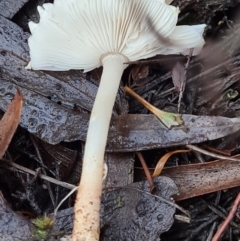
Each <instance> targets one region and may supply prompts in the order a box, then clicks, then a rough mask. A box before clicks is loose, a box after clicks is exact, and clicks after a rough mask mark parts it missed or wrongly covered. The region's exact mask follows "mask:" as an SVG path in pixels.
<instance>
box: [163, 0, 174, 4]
mask: <svg viewBox="0 0 240 241" xmlns="http://www.w3.org/2000/svg"><path fill="white" fill-rule="evenodd" d="M172 1H173V0H166V1H165V2H166V4H171V3H172Z"/></svg>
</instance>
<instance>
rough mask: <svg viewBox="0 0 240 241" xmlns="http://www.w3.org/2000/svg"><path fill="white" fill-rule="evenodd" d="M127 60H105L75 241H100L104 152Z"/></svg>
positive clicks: (89, 138)
mask: <svg viewBox="0 0 240 241" xmlns="http://www.w3.org/2000/svg"><path fill="white" fill-rule="evenodd" d="M126 61H127V58H126V57H124V56H123V55H121V54H108V55H105V56H103V58H102V65H103V73H102V77H101V82H100V86H99V89H98V92H97V96H96V99H95V102H94V105H93V109H92V112H91V117H90V121H89V127H88V133H87V141H86V146H85V152H84V158H83V167H82V175H81V181H80V184H79V188H78V193H77V198H76V203H75V218H74V228H73V233H72V240H73V241H86V240H87V241H97V240H99V234H100V204H101V196H102V178H103V164H104V152H105V147H106V143H107V136H108V129H109V124H110V119H111V115H112V109H113V105H114V102H115V99H116V95H117V91H118V88H119V83H120V80H121V76H122V73H123V71H124V69H125V68H126V65H124V64H123V63H124V62H126Z"/></svg>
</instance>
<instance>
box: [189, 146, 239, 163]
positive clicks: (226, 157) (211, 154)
mask: <svg viewBox="0 0 240 241" xmlns="http://www.w3.org/2000/svg"><path fill="white" fill-rule="evenodd" d="M186 147H187V148H189V149H190V150H194V151H198V152H200V153H202V154H204V155H207V156H211V157H214V158H217V159H220V160H228V161H237V162H240V159H237V158H233V157H228V156H222V155H218V154H215V153H212V152H209V151H206V150H204V149H202V148H199V147H197V146H194V145H186Z"/></svg>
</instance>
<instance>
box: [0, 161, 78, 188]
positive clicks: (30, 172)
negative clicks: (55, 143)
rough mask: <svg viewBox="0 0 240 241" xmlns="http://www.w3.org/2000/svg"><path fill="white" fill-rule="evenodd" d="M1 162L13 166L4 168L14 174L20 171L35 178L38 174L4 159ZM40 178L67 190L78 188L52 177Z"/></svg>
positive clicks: (44, 176)
mask: <svg viewBox="0 0 240 241" xmlns="http://www.w3.org/2000/svg"><path fill="white" fill-rule="evenodd" d="M1 160H2V161H4V164H5V163H6V164H7V165H10V166H11V167H9V166H6V164H5V165H4V166H3V168H6V169H8V170H10V171H13V172H16V170H17V171H19V170H20V171H22V172H25V173H29V174H31V175H33V176H35V175H36V172H35V171H33V170H31V169H28V168H26V167H23V166H20V165H18V164H16V163H14V162H6V161H5V160H4V159H1ZM0 164H1V162H0ZM39 178H41V179H43V180H46V181H48V182H51V183H54V184H56V185H59V186H61V187H65V188H67V189H74V188H75V187H76V186H75V185H72V184H69V183H67V182H62V181H58V180H56V179H54V178H52V177H49V176H46V175H43V174H39Z"/></svg>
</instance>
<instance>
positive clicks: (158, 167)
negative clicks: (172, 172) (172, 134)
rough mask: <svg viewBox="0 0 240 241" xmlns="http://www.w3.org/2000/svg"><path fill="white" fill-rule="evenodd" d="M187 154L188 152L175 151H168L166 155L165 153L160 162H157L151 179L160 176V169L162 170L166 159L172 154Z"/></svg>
mask: <svg viewBox="0 0 240 241" xmlns="http://www.w3.org/2000/svg"><path fill="white" fill-rule="evenodd" d="M186 152H189V150H175V151H170V152H168V153H166V154H165V155H164V156H162V157H161V158H160V160H159V161H158V163H157V165H156V167H155V169H154V172H153V174H152V177H157V176H159V175H160V174H161V172H162V169H163V168H164V166H165V164H166V162H167V161H168V159H169V158H170V157H171V156H172V155H173V154H177V153H186Z"/></svg>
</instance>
